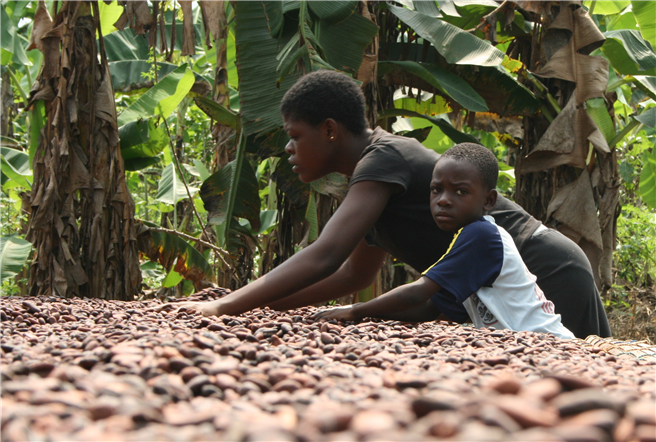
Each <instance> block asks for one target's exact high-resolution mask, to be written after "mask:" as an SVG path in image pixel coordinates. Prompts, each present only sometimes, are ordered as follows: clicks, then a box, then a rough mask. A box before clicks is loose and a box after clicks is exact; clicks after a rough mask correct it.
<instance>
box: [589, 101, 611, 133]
mask: <svg viewBox="0 0 656 442" xmlns="http://www.w3.org/2000/svg"><path fill="white" fill-rule="evenodd" d="M586 104H587V111H588V114H589V115H590V117H591V118H592V120H594V122H595V124H596V125H597V128H599V131H601V134H602V135H603V136H604V138H605V139H606V141H607V142H610V141H611V140H612V139H613V138H614V137H615V126H614V125H613V120H612V119H611V117H610V114H609V113H608V109H606V102H605V101H604V99H603V98H593V99H591V100H588V101H586Z"/></svg>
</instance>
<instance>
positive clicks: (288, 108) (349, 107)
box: [280, 70, 368, 135]
mask: <svg viewBox="0 0 656 442" xmlns="http://www.w3.org/2000/svg"><path fill="white" fill-rule="evenodd" d="M280 112H281V113H282V115H283V117H285V118H289V119H292V120H302V121H305V122H306V123H308V124H311V125H313V126H317V125H319V124H321V123H323V122H324V121H325V120H326V119H328V118H332V119H333V120H335V121H337V122H339V123H342V124H343V125H344V126H345V127H346V128H347V129H348V130H349V131H350V132H352V133H353V134H355V135H359V134H361V133H362V132H364V131H365V129H367V128H368V124H367V120H366V118H365V101H364V95H363V93H362V90H361V89H360V87H359V86H358V84H357V83H356V82H355V81H354V80H353V79H352V78H351V77H349V76H347V75H345V74H342V73H339V72H336V71H329V70H320V71H314V72H312V73H309V74H307V75H304V76H302V77H301V78H300V79H299V80H298V81H297V82H296V83H294V85H293V86H292V87H291V88H290V89H289V90H288V91H287V93H286V94H285V96H284V97H283V99H282V104H281V105H280Z"/></svg>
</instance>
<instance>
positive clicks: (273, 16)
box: [263, 1, 285, 37]
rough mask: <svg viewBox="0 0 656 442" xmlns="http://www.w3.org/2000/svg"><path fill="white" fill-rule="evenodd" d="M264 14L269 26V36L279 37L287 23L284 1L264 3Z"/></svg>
mask: <svg viewBox="0 0 656 442" xmlns="http://www.w3.org/2000/svg"><path fill="white" fill-rule="evenodd" d="M263 4H264V14H265V16H266V19H267V26H268V27H269V34H270V35H271V37H277V36H278V34H279V33H280V30H281V29H282V26H283V24H284V23H285V18H284V17H283V14H284V12H283V9H282V5H283V2H282V1H270V2H263Z"/></svg>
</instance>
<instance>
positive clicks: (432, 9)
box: [412, 0, 442, 17]
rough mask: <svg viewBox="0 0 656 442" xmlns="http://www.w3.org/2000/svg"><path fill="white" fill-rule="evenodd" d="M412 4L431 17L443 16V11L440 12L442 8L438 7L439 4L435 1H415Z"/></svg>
mask: <svg viewBox="0 0 656 442" xmlns="http://www.w3.org/2000/svg"><path fill="white" fill-rule="evenodd" d="M412 5H413V6H414V8H415V9H416V10H417V11H419V12H421V13H422V14H424V15H428V16H430V17H442V13H441V12H440V8H438V7H437V4H436V3H435V2H434V1H428V2H427V1H417V0H415V1H413V2H412Z"/></svg>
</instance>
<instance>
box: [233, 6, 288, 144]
mask: <svg viewBox="0 0 656 442" xmlns="http://www.w3.org/2000/svg"><path fill="white" fill-rule="evenodd" d="M267 3H268V2H258V1H248V2H235V4H234V7H235V38H236V41H235V44H236V48H237V69H238V71H239V101H240V112H241V118H242V125H243V130H244V133H245V135H246V136H250V135H252V134H255V133H257V132H269V131H272V130H275V129H277V128H279V127H281V126H282V117H281V116H280V110H279V107H280V101H281V100H282V97H283V95H284V94H285V92H286V91H287V90H288V89H289V88H290V87H291V85H292V84H293V83H294V81H296V78H297V77H296V75H294V74H291V75H288V76H287V77H286V78H285V79H284V81H283V82H282V83H281V85H280V87H279V88H278V87H276V81H277V78H278V77H277V73H276V68H277V66H278V60H276V55H277V53H278V50H279V49H280V48H282V47H284V46H285V44H286V43H287V41H288V39H289V37H290V36H287V37H285V38H282V39H281V40H280V41H279V40H278V39H277V38H274V37H272V36H271V33H270V32H269V27H268V22H267V17H266V15H265V13H264V11H265V8H267V7H268V6H267ZM285 3H287V2H285ZM263 4H264V6H265V7H264V8H263V7H262V5H263Z"/></svg>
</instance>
